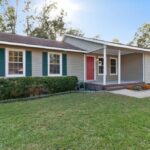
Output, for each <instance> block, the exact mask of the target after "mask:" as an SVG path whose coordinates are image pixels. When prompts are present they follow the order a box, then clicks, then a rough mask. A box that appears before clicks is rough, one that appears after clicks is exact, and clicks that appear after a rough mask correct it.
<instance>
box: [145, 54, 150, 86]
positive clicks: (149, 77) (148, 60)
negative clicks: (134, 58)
mask: <svg viewBox="0 0 150 150" xmlns="http://www.w3.org/2000/svg"><path fill="white" fill-rule="evenodd" d="M144 79H145V82H146V83H150V53H145V54H144Z"/></svg>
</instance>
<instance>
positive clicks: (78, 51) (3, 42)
mask: <svg viewBox="0 0 150 150" xmlns="http://www.w3.org/2000/svg"><path fill="white" fill-rule="evenodd" d="M0 44H4V45H12V46H23V47H31V48H43V49H49V50H58V51H60V50H61V51H68V52H77V53H87V52H86V51H82V50H72V49H65V48H57V47H48V46H39V45H31V44H22V43H14V42H5V41H0Z"/></svg>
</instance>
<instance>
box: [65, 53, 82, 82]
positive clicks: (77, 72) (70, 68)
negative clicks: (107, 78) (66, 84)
mask: <svg viewBox="0 0 150 150" xmlns="http://www.w3.org/2000/svg"><path fill="white" fill-rule="evenodd" d="M67 75H68V76H77V77H78V79H79V80H80V81H83V80H84V54H81V53H69V52H68V53H67Z"/></svg>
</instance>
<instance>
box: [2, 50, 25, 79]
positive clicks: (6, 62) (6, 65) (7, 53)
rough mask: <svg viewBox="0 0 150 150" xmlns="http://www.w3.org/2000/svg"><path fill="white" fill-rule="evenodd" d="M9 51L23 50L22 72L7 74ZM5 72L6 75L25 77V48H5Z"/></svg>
mask: <svg viewBox="0 0 150 150" xmlns="http://www.w3.org/2000/svg"><path fill="white" fill-rule="evenodd" d="M9 51H17V52H23V74H11V75H10V74H9V73H8V72H9ZM5 58H6V59H5V74H6V77H25V74H26V72H25V64H26V57H25V50H20V49H12V48H9V49H8V48H7V49H6V51H5Z"/></svg>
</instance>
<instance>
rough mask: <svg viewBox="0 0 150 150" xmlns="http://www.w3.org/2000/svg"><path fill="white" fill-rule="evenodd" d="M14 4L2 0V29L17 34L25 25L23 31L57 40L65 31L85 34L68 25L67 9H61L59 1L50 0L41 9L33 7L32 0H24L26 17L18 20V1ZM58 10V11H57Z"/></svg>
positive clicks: (29, 34)
mask: <svg viewBox="0 0 150 150" xmlns="http://www.w3.org/2000/svg"><path fill="white" fill-rule="evenodd" d="M15 2H16V5H15V6H12V5H10V4H9V0H0V9H1V10H2V11H1V12H0V31H1V32H9V33H13V34H16V33H17V29H18V26H17V25H18V24H19V23H20V24H19V26H23V28H22V29H23V32H24V33H25V34H26V35H28V36H34V37H39V38H46V39H52V40H56V39H57V37H60V36H62V34H64V33H68V34H72V35H77V36H83V35H84V34H83V33H82V31H81V30H80V29H73V28H71V27H68V28H67V27H66V26H67V22H66V21H65V17H66V16H67V14H66V12H65V10H59V11H58V7H57V3H56V2H54V1H49V2H48V3H45V5H43V6H41V8H40V10H39V9H38V11H37V8H33V5H32V1H31V0H24V8H23V10H22V13H23V16H24V18H25V19H22V20H21V21H19V20H18V18H19V17H18V16H19V15H20V12H19V13H18V9H17V8H18V3H19V0H16V1H15ZM56 11H57V13H56Z"/></svg>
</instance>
